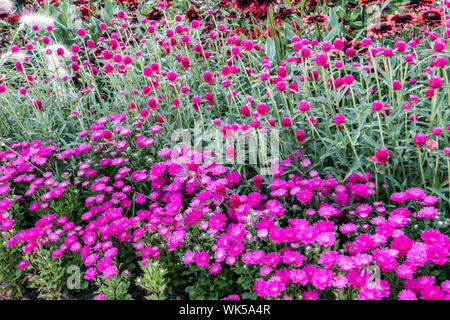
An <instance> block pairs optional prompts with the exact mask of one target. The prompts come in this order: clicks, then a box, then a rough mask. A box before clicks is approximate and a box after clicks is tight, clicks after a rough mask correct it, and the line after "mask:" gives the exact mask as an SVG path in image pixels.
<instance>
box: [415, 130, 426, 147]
mask: <svg viewBox="0 0 450 320" xmlns="http://www.w3.org/2000/svg"><path fill="white" fill-rule="evenodd" d="M413 141H414V143H415V144H417V145H418V146H422V145H424V144H425V143H426V141H427V136H426V135H424V134H423V133H416V134H415V135H414V138H413Z"/></svg>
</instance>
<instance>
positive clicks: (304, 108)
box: [298, 100, 310, 111]
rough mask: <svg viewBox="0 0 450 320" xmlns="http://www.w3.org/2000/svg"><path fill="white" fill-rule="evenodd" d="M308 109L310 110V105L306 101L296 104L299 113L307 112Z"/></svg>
mask: <svg viewBox="0 0 450 320" xmlns="http://www.w3.org/2000/svg"><path fill="white" fill-rule="evenodd" d="M309 108H310V104H309V102H308V101H306V100H301V101H300V102H299V103H298V110H300V111H308V110H309Z"/></svg>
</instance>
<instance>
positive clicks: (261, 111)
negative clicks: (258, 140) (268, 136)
mask: <svg viewBox="0 0 450 320" xmlns="http://www.w3.org/2000/svg"><path fill="white" fill-rule="evenodd" d="M256 111H258V113H259V114H260V115H265V114H266V113H267V112H268V111H269V109H268V108H267V105H266V104H265V103H262V102H261V103H258V105H257V106H256Z"/></svg>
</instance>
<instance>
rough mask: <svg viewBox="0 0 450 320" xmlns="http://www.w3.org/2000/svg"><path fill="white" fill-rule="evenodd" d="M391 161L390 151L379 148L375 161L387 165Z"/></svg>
mask: <svg viewBox="0 0 450 320" xmlns="http://www.w3.org/2000/svg"><path fill="white" fill-rule="evenodd" d="M388 160H389V150H388V149H386V148H379V149H378V150H377V151H376V152H375V161H376V162H378V163H380V164H385V163H386V162H388Z"/></svg>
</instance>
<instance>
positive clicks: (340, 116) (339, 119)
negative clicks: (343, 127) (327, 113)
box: [333, 113, 345, 125]
mask: <svg viewBox="0 0 450 320" xmlns="http://www.w3.org/2000/svg"><path fill="white" fill-rule="evenodd" d="M333 121H334V123H335V124H337V125H339V124H341V123H343V122H344V121H345V116H344V115H343V114H340V113H337V114H336V115H335V116H334V117H333Z"/></svg>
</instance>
